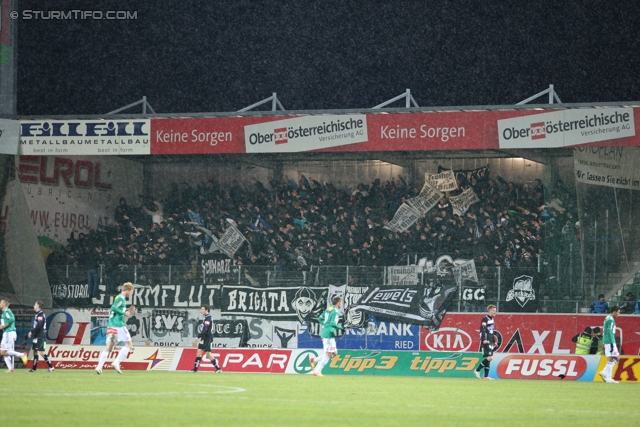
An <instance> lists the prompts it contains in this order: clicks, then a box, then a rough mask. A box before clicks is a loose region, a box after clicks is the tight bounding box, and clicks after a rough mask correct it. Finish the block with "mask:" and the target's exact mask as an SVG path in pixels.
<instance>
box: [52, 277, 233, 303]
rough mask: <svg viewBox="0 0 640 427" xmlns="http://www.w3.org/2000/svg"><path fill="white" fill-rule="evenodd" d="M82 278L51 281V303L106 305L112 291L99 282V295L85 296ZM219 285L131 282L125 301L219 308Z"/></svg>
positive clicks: (112, 297)
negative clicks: (132, 287) (66, 282)
mask: <svg viewBox="0 0 640 427" xmlns="http://www.w3.org/2000/svg"><path fill="white" fill-rule="evenodd" d="M86 288H87V284H86V282H84V283H82V282H80V283H78V284H76V285H54V286H52V287H51V290H52V295H53V303H54V306H55V307H73V308H89V307H95V306H99V307H109V306H111V304H112V303H113V299H114V297H115V295H111V294H107V293H106V292H105V288H106V285H105V284H104V283H103V284H102V285H100V286H99V289H100V290H99V295H98V296H97V297H95V298H89V297H88V294H87V291H86ZM219 292H220V285H219V284H214V283H206V284H202V283H197V284H194V283H182V284H174V285H138V284H136V285H135V292H134V293H133V296H132V297H131V298H130V300H129V301H128V303H129V304H133V305H135V306H136V307H139V308H145V307H149V308H155V307H162V308H200V306H201V305H202V304H207V305H209V306H211V308H219V307H220V304H219V300H218V293H219Z"/></svg>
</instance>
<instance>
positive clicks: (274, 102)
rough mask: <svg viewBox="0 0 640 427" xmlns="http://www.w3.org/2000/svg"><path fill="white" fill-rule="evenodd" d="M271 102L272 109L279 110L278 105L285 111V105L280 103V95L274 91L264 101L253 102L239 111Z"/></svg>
mask: <svg viewBox="0 0 640 427" xmlns="http://www.w3.org/2000/svg"><path fill="white" fill-rule="evenodd" d="M269 102H270V103H271V111H278V107H280V110H282V111H285V109H284V107H283V106H282V104H281V103H280V100H279V99H278V95H277V94H276V93H275V92H273V95H271V96H270V97H268V98H265V99H263V100H262V101H258V102H256V103H255V104H251V105H249V106H248V107H244V108H243V109H241V110H238V113H241V112H243V111H249V110H253V109H254V108H255V107H259V106H261V105H263V104H267V103H269Z"/></svg>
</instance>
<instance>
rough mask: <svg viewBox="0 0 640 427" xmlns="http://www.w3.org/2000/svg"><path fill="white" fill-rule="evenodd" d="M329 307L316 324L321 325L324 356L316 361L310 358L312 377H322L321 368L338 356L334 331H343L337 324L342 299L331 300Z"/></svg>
mask: <svg viewBox="0 0 640 427" xmlns="http://www.w3.org/2000/svg"><path fill="white" fill-rule="evenodd" d="M331 304H333V305H332V306H331V307H329V308H327V309H326V310H325V311H324V312H323V313H322V314H321V315H320V316H319V317H318V322H320V324H321V325H322V330H321V331H320V336H321V337H322V348H323V350H324V354H323V355H322V356H320V357H319V358H318V360H316V359H315V358H311V359H310V362H311V368H312V369H313V375H314V376H316V377H321V376H322V368H324V365H326V364H327V363H329V360H331V359H333V358H334V357H335V356H336V355H337V354H338V349H337V348H336V339H335V338H336V330H337V329H343V327H342V325H340V324H339V323H338V319H339V318H340V313H339V312H338V310H340V307H342V298H341V297H340V296H338V295H336V296H334V297H333V298H331Z"/></svg>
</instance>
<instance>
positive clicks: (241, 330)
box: [198, 319, 251, 347]
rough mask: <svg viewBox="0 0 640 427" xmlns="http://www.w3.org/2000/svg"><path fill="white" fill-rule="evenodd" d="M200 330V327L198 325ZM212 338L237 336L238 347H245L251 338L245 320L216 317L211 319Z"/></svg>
mask: <svg viewBox="0 0 640 427" xmlns="http://www.w3.org/2000/svg"><path fill="white" fill-rule="evenodd" d="M201 326H202V325H201ZM198 331H200V327H198ZM213 338H214V341H215V339H216V338H239V339H240V347H246V346H247V341H249V338H251V335H250V334H249V325H248V323H247V321H246V320H229V319H218V320H214V321H213Z"/></svg>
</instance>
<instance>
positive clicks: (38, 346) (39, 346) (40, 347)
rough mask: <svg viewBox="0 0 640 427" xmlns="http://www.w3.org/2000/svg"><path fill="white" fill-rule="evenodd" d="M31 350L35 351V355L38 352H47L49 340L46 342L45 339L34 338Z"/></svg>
mask: <svg viewBox="0 0 640 427" xmlns="http://www.w3.org/2000/svg"><path fill="white" fill-rule="evenodd" d="M31 349H32V350H33V352H34V354H35V352H36V351H47V340H45V339H44V338H34V339H33V344H32V345H31Z"/></svg>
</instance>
